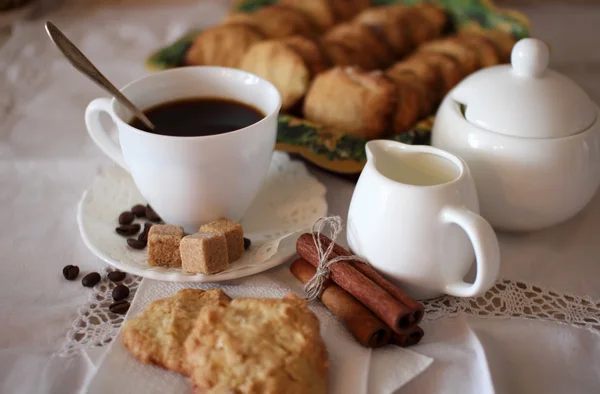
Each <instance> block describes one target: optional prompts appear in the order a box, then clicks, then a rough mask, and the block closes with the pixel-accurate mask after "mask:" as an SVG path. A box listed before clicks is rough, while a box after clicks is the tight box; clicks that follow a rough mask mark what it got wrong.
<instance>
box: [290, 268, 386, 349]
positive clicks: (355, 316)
mask: <svg viewBox="0 0 600 394" xmlns="http://www.w3.org/2000/svg"><path fill="white" fill-rule="evenodd" d="M290 271H291V272H292V274H294V276H295V277H296V278H297V279H298V280H299V281H300V282H302V283H303V284H305V283H306V282H308V280H309V279H310V278H312V277H313V276H314V275H315V272H316V271H317V270H316V268H314V267H313V266H312V265H310V263H308V262H307V261H306V260H304V259H297V260H296V261H294V262H293V263H292V265H291V266H290ZM323 288H324V290H323V292H322V293H321V296H320V298H321V301H322V302H323V304H324V305H325V306H326V307H327V309H329V310H330V311H331V312H332V313H333V314H334V315H335V316H336V317H337V318H338V319H339V320H340V321H341V322H342V324H344V326H345V327H346V328H347V329H348V331H350V333H351V334H352V335H353V336H354V338H356V340H357V341H358V342H359V343H360V344H361V345H363V346H365V347H370V348H375V347H380V346H384V345H387V344H388V343H390V341H391V338H392V330H391V329H390V328H389V327H388V326H386V325H385V323H384V322H382V321H381V320H380V319H379V318H378V317H377V316H375V315H374V314H373V313H372V312H371V311H370V310H368V309H367V308H366V307H365V306H364V305H363V304H361V303H360V302H358V301H357V300H356V298H354V297H352V296H351V295H350V294H348V293H347V292H346V291H345V290H344V289H342V288H340V287H339V286H337V285H335V284H334V283H332V282H331V281H327V283H326V284H325V285H324V286H323Z"/></svg>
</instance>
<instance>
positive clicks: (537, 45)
mask: <svg viewBox="0 0 600 394" xmlns="http://www.w3.org/2000/svg"><path fill="white" fill-rule="evenodd" d="M549 60H550V51H549V50H548V45H546V44H545V43H544V42H543V41H541V40H537V39H535V38H523V39H522V40H520V41H519V42H517V43H516V44H515V46H514V47H513V50H512V53H511V57H510V62H511V63H512V68H513V71H514V72H515V73H516V74H517V75H520V76H523V77H534V78H537V77H539V76H541V75H542V74H543V73H544V71H545V70H546V68H547V67H548V62H549Z"/></svg>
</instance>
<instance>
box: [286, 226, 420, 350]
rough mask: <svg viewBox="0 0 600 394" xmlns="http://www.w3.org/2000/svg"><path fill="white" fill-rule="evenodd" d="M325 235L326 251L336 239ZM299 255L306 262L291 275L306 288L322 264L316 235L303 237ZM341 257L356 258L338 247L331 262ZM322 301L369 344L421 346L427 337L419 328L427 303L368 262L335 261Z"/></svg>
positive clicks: (297, 262) (299, 262)
mask: <svg viewBox="0 0 600 394" xmlns="http://www.w3.org/2000/svg"><path fill="white" fill-rule="evenodd" d="M319 237H320V238H321V244H322V247H323V249H324V250H325V249H327V248H328V247H329V245H330V244H331V242H332V241H331V240H330V239H329V238H327V237H326V236H325V235H323V234H320V235H319ZM296 251H297V252H298V255H299V256H300V258H299V259H297V260H295V261H294V262H293V263H292V265H291V266H290V271H291V272H292V274H293V275H294V276H295V277H296V278H297V279H298V280H299V281H300V282H302V283H304V284H305V283H306V282H308V281H309V280H310V279H311V278H312V277H313V276H314V275H315V272H316V267H317V266H318V264H319V253H318V250H317V245H315V242H314V241H313V237H312V234H308V233H306V234H303V235H301V236H300V238H298V241H297V243H296ZM338 256H352V254H351V253H350V252H348V251H347V250H346V249H344V248H343V247H341V246H340V245H337V244H334V246H333V250H332V252H331V253H330V254H329V256H328V259H329V260H331V259H333V258H335V257H338ZM319 298H320V299H321V301H322V302H323V304H324V305H325V306H326V307H327V308H328V309H329V310H330V311H331V312H332V313H333V314H334V315H335V316H336V317H337V318H338V319H339V320H340V321H341V322H342V323H343V324H344V325H345V326H346V328H347V329H348V331H350V333H351V334H352V335H353V336H354V337H355V338H356V340H357V341H358V342H360V344H361V345H363V346H366V347H372V348H374V347H380V346H384V345H387V344H395V345H398V346H403V347H405V346H411V345H414V344H416V343H418V342H419V341H420V340H421V338H422V337H423V330H422V329H421V328H420V327H419V326H418V324H419V322H420V321H421V319H422V318H423V314H424V310H423V305H422V304H421V303H419V302H417V301H415V300H413V299H412V298H411V297H409V296H408V295H406V294H405V293H404V292H403V291H402V290H401V289H399V288H398V287H397V286H396V285H394V284H393V283H391V282H390V281H388V280H387V279H385V278H384V277H383V276H382V275H381V274H379V273H378V272H377V271H375V270H374V269H373V268H372V267H371V266H369V265H368V264H365V263H362V262H359V261H353V260H349V261H340V262H337V263H333V264H332V265H331V266H330V275H329V280H327V281H326V282H325V284H324V286H323V291H322V292H321V295H320V297H319Z"/></svg>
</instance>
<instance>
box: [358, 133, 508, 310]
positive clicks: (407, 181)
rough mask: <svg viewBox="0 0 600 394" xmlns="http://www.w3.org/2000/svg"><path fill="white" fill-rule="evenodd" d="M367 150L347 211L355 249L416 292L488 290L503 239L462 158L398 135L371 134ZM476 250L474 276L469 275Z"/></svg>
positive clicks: (436, 293) (433, 294)
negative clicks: (485, 213)
mask: <svg viewBox="0 0 600 394" xmlns="http://www.w3.org/2000/svg"><path fill="white" fill-rule="evenodd" d="M366 150H367V164H366V165H365V168H364V169H363V171H362V173H361V175H360V178H359V180H358V183H357V185H356V188H355V190H354V194H353V195H352V201H351V203H350V210H349V212H348V224H347V235H348V245H349V246H350V248H351V249H352V251H353V252H354V253H355V254H357V255H359V256H361V257H364V258H366V259H367V260H368V261H369V262H370V263H371V265H372V266H373V267H374V268H375V269H377V270H378V271H380V272H381V273H383V274H384V275H385V276H387V277H388V278H390V279H391V280H392V281H394V282H396V283H397V284H398V285H399V286H401V287H402V288H403V289H404V290H405V291H406V292H407V293H408V294H410V295H411V296H413V297H414V298H416V299H427V298H433V297H437V296H440V295H442V294H450V295H454V296H458V297H472V296H477V295H480V294H482V293H484V292H485V291H487V290H488V289H489V288H490V287H491V286H492V285H493V284H494V282H495V280H496V278H497V276H498V270H499V265H500V252H499V247H498V240H497V239H496V235H495V233H494V230H492V227H491V226H490V225H489V223H488V222H486V221H485V219H483V218H482V217H481V216H479V203H478V199H477V192H476V190H475V184H474V182H473V178H472V177H471V173H470V171H469V168H468V167H467V165H466V164H465V162H464V161H463V160H461V159H460V158H458V157H457V156H455V155H452V154H450V153H448V152H445V151H443V150H441V149H436V148H433V147H430V146H411V145H405V144H402V143H400V142H396V141H387V140H375V141H369V142H368V143H367V147H366ZM475 258H476V261H477V276H476V278H475V281H474V283H467V282H465V281H464V279H463V278H464V277H465V275H466V274H467V273H468V271H469V269H470V268H471V265H472V264H473V260H474V259H475Z"/></svg>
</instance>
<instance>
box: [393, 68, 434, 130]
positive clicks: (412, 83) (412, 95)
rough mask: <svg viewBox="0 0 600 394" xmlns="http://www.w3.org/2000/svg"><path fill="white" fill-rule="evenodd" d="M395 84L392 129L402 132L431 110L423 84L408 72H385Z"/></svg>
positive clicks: (430, 103)
mask: <svg viewBox="0 0 600 394" xmlns="http://www.w3.org/2000/svg"><path fill="white" fill-rule="evenodd" d="M386 75H387V77H388V78H389V79H390V80H391V81H392V82H394V84H395V85H396V107H395V109H394V112H393V119H392V130H393V131H394V133H403V132H405V131H408V130H409V129H410V128H411V127H413V126H414V125H415V124H416V123H417V121H418V120H419V119H420V118H421V117H425V116H427V115H429V114H430V113H431V112H432V111H433V107H432V102H431V100H430V98H429V97H428V92H427V89H426V87H425V84H424V83H423V82H422V81H421V80H419V79H418V78H415V77H414V76H412V75H410V74H408V73H390V72H387V73H386Z"/></svg>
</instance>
